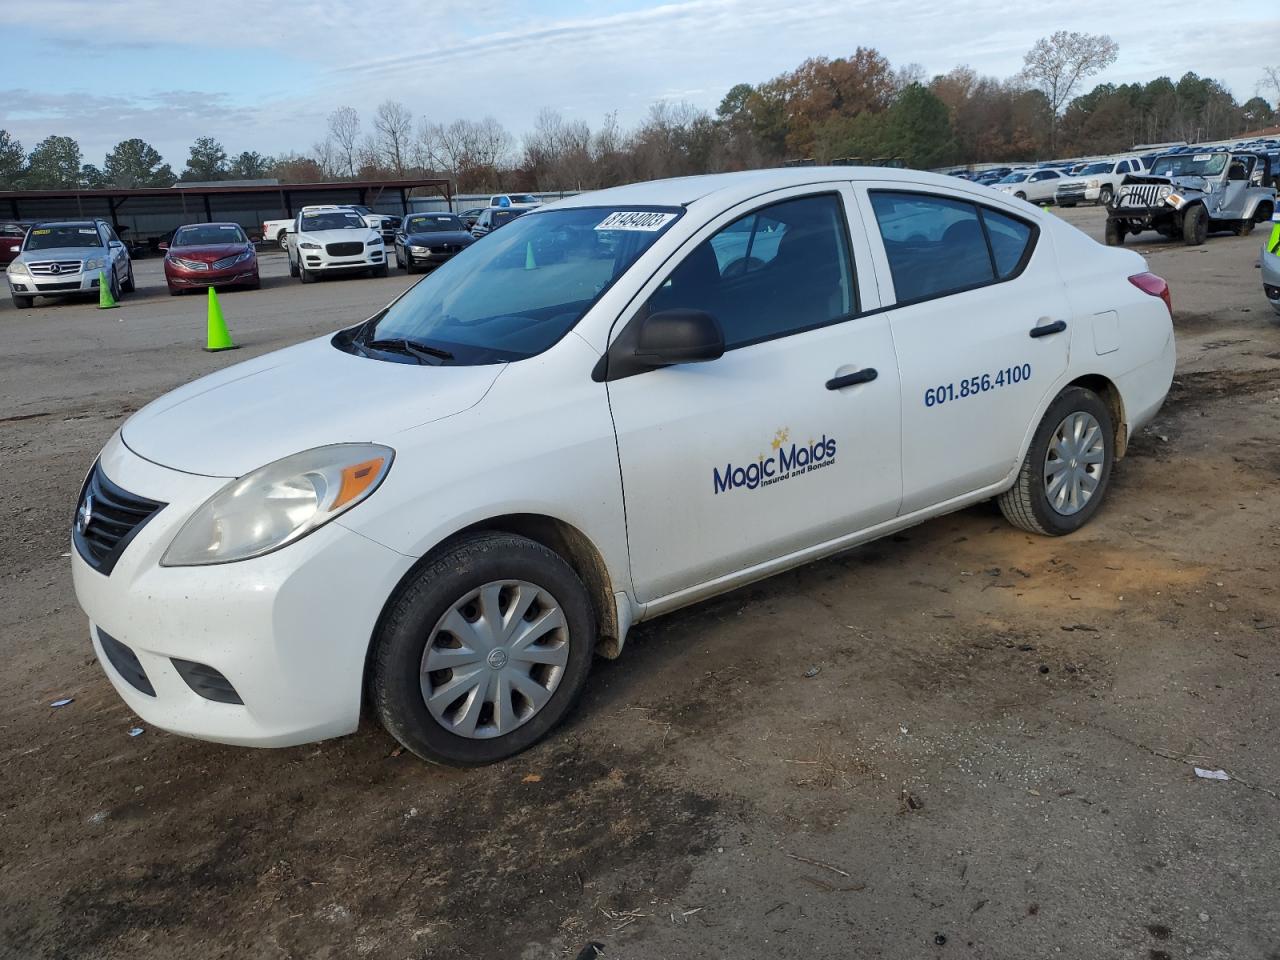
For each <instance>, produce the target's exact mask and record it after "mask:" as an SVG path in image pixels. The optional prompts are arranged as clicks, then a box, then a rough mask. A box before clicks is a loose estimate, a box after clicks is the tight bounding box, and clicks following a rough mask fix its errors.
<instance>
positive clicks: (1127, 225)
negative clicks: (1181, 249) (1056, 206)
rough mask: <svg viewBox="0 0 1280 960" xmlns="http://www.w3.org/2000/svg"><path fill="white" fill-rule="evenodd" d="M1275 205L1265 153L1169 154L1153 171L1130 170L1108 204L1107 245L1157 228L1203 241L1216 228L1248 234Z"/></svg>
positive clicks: (1169, 234)
mask: <svg viewBox="0 0 1280 960" xmlns="http://www.w3.org/2000/svg"><path fill="white" fill-rule="evenodd" d="M1275 209H1276V188H1275V186H1274V185H1273V183H1272V176H1271V169H1270V158H1269V157H1268V156H1267V155H1266V154H1255V153H1247V152H1241V151H1230V150H1222V149H1216V150H1214V149H1209V150H1204V151H1200V152H1196V151H1194V150H1192V151H1187V152H1182V153H1167V154H1165V155H1164V156H1162V157H1158V158H1157V159H1156V161H1155V162H1154V163H1152V164H1151V171H1150V173H1146V174H1130V175H1129V176H1127V177H1125V178H1124V182H1123V183H1122V184H1121V186H1120V189H1119V190H1118V191H1117V192H1116V195H1115V197H1113V198H1112V201H1111V203H1109V204H1107V234H1106V237H1107V244H1108V245H1109V246H1117V245H1119V244H1122V243H1124V238H1125V236H1126V235H1127V234H1136V233H1141V232H1142V231H1144V230H1155V231H1156V232H1158V233H1160V234H1161V235H1162V236H1165V237H1169V238H1170V239H1174V238H1178V237H1180V238H1181V239H1182V241H1183V242H1184V243H1187V244H1200V243H1204V241H1205V238H1206V237H1208V235H1209V231H1211V230H1232V231H1234V232H1235V233H1237V234H1239V235H1240V236H1242V237H1243V236H1247V235H1248V234H1249V233H1250V232H1251V231H1252V230H1253V228H1254V227H1255V226H1256V225H1257V224H1259V223H1264V222H1266V221H1267V220H1270V219H1271V214H1272V213H1273V212H1274V211H1275Z"/></svg>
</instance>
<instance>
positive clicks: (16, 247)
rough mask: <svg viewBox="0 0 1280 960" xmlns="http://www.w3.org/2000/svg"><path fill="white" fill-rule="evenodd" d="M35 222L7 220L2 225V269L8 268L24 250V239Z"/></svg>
mask: <svg viewBox="0 0 1280 960" xmlns="http://www.w3.org/2000/svg"><path fill="white" fill-rule="evenodd" d="M34 222H35V221H34V220H6V221H4V222H2V223H0V267H7V266H8V265H9V264H11V263H12V262H13V261H14V259H15V258H16V257H17V256H18V251H20V250H21V249H22V238H23V237H25V236H26V235H27V228H28V227H30V226H31V224H33V223H34Z"/></svg>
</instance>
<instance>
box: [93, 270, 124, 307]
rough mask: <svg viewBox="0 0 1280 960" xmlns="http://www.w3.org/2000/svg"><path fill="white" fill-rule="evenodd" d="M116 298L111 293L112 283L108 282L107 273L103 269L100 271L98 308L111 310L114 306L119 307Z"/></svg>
mask: <svg viewBox="0 0 1280 960" xmlns="http://www.w3.org/2000/svg"><path fill="white" fill-rule="evenodd" d="M118 306H120V304H118V303H116V298H115V297H113V296H112V295H111V285H110V284H108V283H107V275H106V274H105V273H103V272H102V271H101V270H99V271H98V309H99V310H110V309H111V308H112V307H118Z"/></svg>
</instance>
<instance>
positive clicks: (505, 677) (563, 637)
mask: <svg viewBox="0 0 1280 960" xmlns="http://www.w3.org/2000/svg"><path fill="white" fill-rule="evenodd" d="M499 585H501V589H500V590H499V589H494V591H493V594H492V596H493V601H492V602H493V605H494V609H495V610H496V612H497V613H498V614H500V616H498V617H496V619H495V620H494V621H491V619H490V618H489V617H488V616H486V613H487V611H486V608H485V603H484V600H483V599H481V598H480V597H477V596H476V594H477V592H479V591H481V590H482V589H483V588H487V587H494V588H497V587H498V586H499ZM528 588H532V589H533V590H536V591H537V593H536V597H537V599H536V600H534V602H533V605H532V606H529V607H528V608H527V609H528V610H529V611H530V613H531V614H532V616H533V619H529V615H527V614H518V613H517V612H516V610H517V607H519V606H520V605H521V600H522V599H523V598H525V597H527V596H528V594H525V593H523V591H525V590H526V589H528ZM482 596H483V595H482ZM504 597H505V603H506V604H507V605H508V606H504V601H503V598H504ZM557 610H558V612H559V617H558V622H559V626H555V627H552V628H550V629H548V630H545V631H544V632H542V633H541V634H539V635H538V639H535V640H533V641H531V642H529V643H527V644H521V643H520V642H519V641H518V640H516V639H510V640H508V639H500V640H499V641H498V642H497V643H496V644H490V643H489V642H487V637H488V636H489V635H488V633H487V624H488V623H489V622H500V621H504V620H505V618H506V617H508V616H512V617H514V616H520V619H521V620H522V621H523V622H525V623H529V624H534V623H538V622H539V621H540V620H541V619H542V617H543V616H547V615H550V616H552V617H554V616H555V611H557ZM468 611H470V613H468ZM450 618H454V619H455V621H456V622H459V626H460V627H461V628H462V629H464V630H467V631H468V633H467V636H468V638H471V637H474V638H475V639H474V640H471V639H468V641H467V642H468V643H470V644H472V645H473V647H474V649H475V655H474V656H468V655H469V654H472V653H473V650H471V649H468V648H467V646H465V645H463V644H462V637H460V636H458V635H457V634H455V633H453V631H450V630H448V629H447V624H446V621H447V620H449V619H450ZM512 627H513V628H514V632H511V633H507V634H506V636H507V637H514V636H516V635H517V633H518V631H519V630H520V626H519V625H518V624H515V623H512ZM503 629H504V630H505V629H506V628H505V627H504V628H503ZM544 641H545V642H546V643H551V644H554V645H544ZM595 641H596V621H595V613H594V611H593V609H592V606H591V602H590V599H589V597H588V594H587V590H586V588H585V587H584V586H583V584H582V581H581V580H580V579H579V578H578V575H577V574H576V573H575V572H574V571H573V568H572V567H570V566H569V564H568V563H566V562H565V560H564V559H563V558H562V557H560V556H559V555H558V554H556V553H554V552H553V551H551V550H549V549H548V548H547V547H544V546H543V545H542V544H540V543H535V542H534V541H532V540H528V539H525V538H524V537H518V536H514V535H512V534H506V533H481V534H477V535H474V536H471V537H468V538H466V539H464V540H461V541H459V542H457V543H455V544H454V545H453V546H451V547H448V548H446V549H445V550H443V551H441V552H440V553H439V554H438V555H437V556H436V557H435V558H434V559H433V560H431V561H430V562H428V563H426V564H424V565H423V566H422V567H421V568H420V569H419V570H418V571H417V572H416V573H414V574H412V575H411V577H410V578H409V580H408V581H407V582H406V584H405V585H404V586H403V587H402V588H401V590H400V591H399V592H398V593H397V594H396V596H394V597H393V598H392V600H391V602H390V603H389V604H388V606H387V610H386V612H385V614H384V617H383V622H382V626H381V627H380V628H379V630H378V635H377V637H376V638H375V641H374V651H373V658H372V661H371V667H370V694H371V697H370V699H371V701H372V704H373V707H374V709H375V711H376V712H377V714H378V718H379V720H381V722H382V725H383V726H384V727H385V728H386V729H387V732H389V733H390V734H391V735H392V736H393V737H395V738H396V739H397V740H398V741H400V743H402V744H403V745H404V746H405V747H407V748H408V749H409V750H411V751H413V752H414V753H415V754H417V755H418V756H419V757H421V758H422V759H424V760H429V761H433V762H437V763H447V764H456V765H459V766H477V765H480V764H485V763H493V762H495V761H497V760H502V759H505V758H506V757H510V756H513V755H514V754H517V753H519V752H520V751H522V750H525V749H527V748H529V747H531V746H532V745H533V744H535V743H537V742H538V741H539V740H541V739H542V738H543V737H544V736H546V735H547V734H548V733H549V732H550V731H551V730H552V729H553V728H554V727H555V726H556V725H557V724H558V723H559V722H560V721H561V720H562V719H563V718H564V716H565V715H566V714H567V713H568V712H569V711H570V709H572V707H573V705H574V703H575V702H576V701H577V699H578V697H579V696H580V695H581V693H582V689H583V687H584V686H585V684H586V680H587V674H588V672H589V671H590V668H591V657H592V651H593V648H594V646H595ZM535 650H536V651H537V656H536V657H529V656H521V655H520V654H521V653H524V654H528V653H530V652H532V651H535ZM430 656H435V657H438V659H437V662H438V663H440V664H441V665H442V668H441V669H438V670H435V671H432V672H424V667H425V666H426V665H427V664H428V663H429V662H430V661H429V660H428V657H430ZM553 660H556V661H558V662H557V665H556V666H550V664H551V663H552V661H553ZM453 662H456V663H457V671H456V672H455V670H454V669H453V668H452V667H450V666H446V663H453ZM530 664H533V665H532V666H530ZM544 665H546V667H547V668H546V669H545V670H543V669H542V668H543V666H544ZM557 671H558V672H557ZM516 673H520V674H521V676H517V677H516V678H515V679H516V682H512V680H511V677H512V676H513V675H514V674H516ZM469 676H475V677H477V678H478V679H479V680H480V681H481V683H482V684H484V686H475V685H474V684H468V683H467V682H466V680H467V678H468V677H469ZM455 679H456V680H458V681H460V682H459V683H458V684H457V685H456V686H455V683H454V681H455ZM499 681H505V682H504V683H500V682H499ZM535 685H536V686H535ZM450 687H453V688H454V689H455V690H456V691H457V692H456V693H455V694H454V695H455V696H456V697H457V698H458V699H457V700H456V701H454V702H453V703H449V702H447V700H439V699H437V701H436V703H435V705H434V706H433V707H430V708H429V707H428V705H427V694H428V693H434V694H435V695H436V696H437V697H438V696H439V695H440V694H445V695H446V697H447V693H446V691H447V690H448V689H449V688H450ZM537 687H541V688H542V690H539V689H537ZM526 689H527V690H530V691H531V692H532V694H533V695H534V697H535V698H536V699H538V700H542V702H541V705H538V704H537V703H536V702H535V699H534V698H530V697H529V696H527V695H526V694H525V693H524V692H523V691H524V690H526ZM472 690H474V693H473V692H472ZM543 692H548V693H549V696H547V697H546V698H545V699H542V693H543ZM517 694H518V697H517ZM477 698H483V699H482V700H481V703H480V704H475V702H474V701H475V700H476V699H477ZM499 703H501V704H502V705H503V706H504V707H505V711H504V712H503V713H502V714H501V715H500V714H499ZM469 707H474V708H475V711H476V713H475V715H473V716H471V719H470V722H469V726H470V728H471V730H472V731H473V732H471V733H467V732H465V731H466V729H467V727H468V721H467V715H469V714H471V710H470V709H469ZM530 711H531V712H530ZM521 713H523V714H524V715H523V716H521ZM501 718H505V720H506V722H507V723H514V724H515V725H514V726H513V727H512V728H511V729H510V731H509V732H507V733H501V732H499V731H500V729H501V722H502V719H501ZM482 731H483V734H482Z"/></svg>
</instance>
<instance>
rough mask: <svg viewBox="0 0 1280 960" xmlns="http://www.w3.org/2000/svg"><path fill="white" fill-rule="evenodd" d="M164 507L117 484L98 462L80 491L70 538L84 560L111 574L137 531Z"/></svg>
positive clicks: (104, 573) (98, 569) (104, 572)
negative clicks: (109, 477)
mask: <svg viewBox="0 0 1280 960" xmlns="http://www.w3.org/2000/svg"><path fill="white" fill-rule="evenodd" d="M164 506H165V504H163V503H159V502H157V501H155V500H148V499H146V498H145V497H139V496H137V495H136V494H132V493H129V492H128V491H127V490H124V489H122V488H120V487H118V486H116V485H115V484H114V483H112V482H111V481H110V480H108V479H107V475H106V474H105V473H103V472H102V466H101V465H100V464H96V463H95V464H94V465H93V469H92V470H91V471H90V472H89V479H88V480H86V481H85V484H84V489H83V490H81V491H80V501H79V503H78V504H77V506H76V517H75V522H74V523H73V524H72V527H71V540H72V542H73V543H74V544H75V545H76V550H78V551H79V553H80V556H81V557H83V558H84V561H85V563H87V564H89V566H91V567H93V568H94V569H95V570H97V571H98V572H99V573H101V574H102V575H103V576H110V575H111V571H112V570H113V569H115V565H116V561H117V560H119V559H120V555H121V554H122V553H124V551H125V548H126V547H128V546H129V544H130V543H131V542H132V541H133V538H134V537H135V536H137V534H138V531H139V530H141V529H142V528H143V526H145V525H146V523H147V521H148V520H150V519H151V518H152V517H154V516H155V515H156V514H157V513H158V512H159V511H160V510H161V509H162V508H163V507H164Z"/></svg>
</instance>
